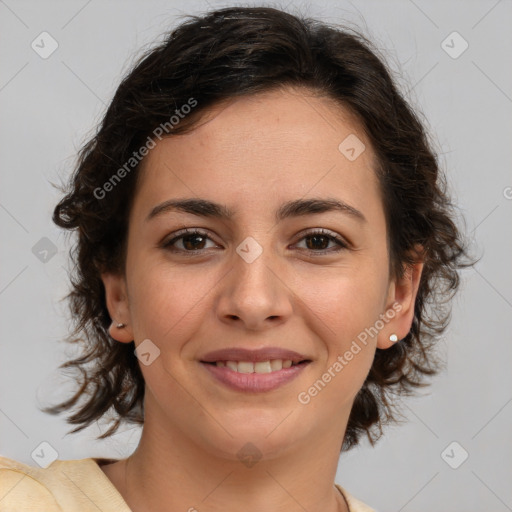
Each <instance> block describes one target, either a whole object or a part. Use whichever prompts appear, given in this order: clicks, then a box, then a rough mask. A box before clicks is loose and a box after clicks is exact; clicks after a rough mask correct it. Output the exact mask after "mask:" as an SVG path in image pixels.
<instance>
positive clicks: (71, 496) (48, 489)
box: [0, 456, 375, 512]
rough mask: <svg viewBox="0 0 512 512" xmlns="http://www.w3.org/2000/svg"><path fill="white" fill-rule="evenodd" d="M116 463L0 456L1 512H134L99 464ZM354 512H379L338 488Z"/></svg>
mask: <svg viewBox="0 0 512 512" xmlns="http://www.w3.org/2000/svg"><path fill="white" fill-rule="evenodd" d="M110 462H115V460H113V459H103V458H88V459H79V460H56V461H54V462H53V463H52V464H51V465H50V466H48V467H47V468H45V469H42V468H40V467H33V466H29V465H27V464H23V463H22V462H18V461H16V460H13V459H8V458H6V457H1V456H0V512H14V511H15V512H34V511H35V510H41V511H42V510H44V512H98V510H101V511H102V512H131V510H130V508H129V507H128V505H127V504H126V502H125V501H124V499H123V497H122V496H121V494H120V493H119V491H118V490H117V489H116V488H115V486H114V485H113V484H112V482H111V481H110V480H109V479H108V477H107V476H106V475H105V473H103V471H102V469H101V468H100V466H99V464H106V463H110ZM336 487H337V488H338V489H339V491H340V492H341V494H342V495H343V496H344V497H345V500H346V501H347V503H348V506H349V510H350V512H375V510H374V509H372V508H370V507H368V506H367V505H365V504H364V503H362V502H361V501H359V500H357V499H355V498H354V497H352V496H350V494H349V493H348V492H347V491H345V490H344V489H343V488H342V487H340V486H339V485H336Z"/></svg>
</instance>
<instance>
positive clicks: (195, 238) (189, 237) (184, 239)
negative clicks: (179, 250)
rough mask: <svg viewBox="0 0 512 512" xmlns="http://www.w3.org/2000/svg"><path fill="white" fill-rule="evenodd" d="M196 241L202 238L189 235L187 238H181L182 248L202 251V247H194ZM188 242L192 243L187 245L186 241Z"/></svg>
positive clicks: (202, 237) (201, 236)
mask: <svg viewBox="0 0 512 512" xmlns="http://www.w3.org/2000/svg"><path fill="white" fill-rule="evenodd" d="M198 239H204V236H203V235H189V236H186V237H184V238H183V246H184V247H185V248H186V249H202V247H197V246H196V245H195V242H194V241H197V240H198ZM190 240H192V241H193V242H192V244H189V243H187V241H190ZM203 243H204V242H203Z"/></svg>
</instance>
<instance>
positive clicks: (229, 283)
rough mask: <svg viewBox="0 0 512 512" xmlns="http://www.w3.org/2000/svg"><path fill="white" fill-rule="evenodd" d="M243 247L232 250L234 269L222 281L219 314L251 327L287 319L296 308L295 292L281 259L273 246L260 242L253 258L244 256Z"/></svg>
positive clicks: (264, 325)
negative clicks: (262, 244) (294, 305)
mask: <svg viewBox="0 0 512 512" xmlns="http://www.w3.org/2000/svg"><path fill="white" fill-rule="evenodd" d="M243 248H244V247H243V246H242V248H240V246H239V252H236V253H234V254H233V266H232V269H231V271H229V272H228V274H227V275H226V277H225V279H223V280H222V282H221V283H220V284H221V287H220V291H219V297H218V302H217V308H218V310H217V314H218V317H219V318H220V319H221V321H223V322H227V323H230V324H239V326H240V327H243V328H244V329H245V330H252V331H259V330H264V329H266V328H270V327H275V326H277V325H280V324H282V323H284V322H285V321H286V320H287V319H288V318H289V317H290V316H291V314H292V311H293V292H292V290H291V289H290V287H289V285H288V284H287V283H286V272H285V270H284V267H283V266H282V263H281V262H279V261H278V258H277V256H276V255H275V254H273V253H272V250H271V248H270V247H268V248H263V247H262V246H261V249H263V250H262V252H261V254H259V256H257V257H256V258H255V259H254V260H252V258H250V257H249V258H247V257H245V255H244V252H243ZM240 249H242V250H240ZM250 250H254V246H251V247H250ZM240 254H241V255H240Z"/></svg>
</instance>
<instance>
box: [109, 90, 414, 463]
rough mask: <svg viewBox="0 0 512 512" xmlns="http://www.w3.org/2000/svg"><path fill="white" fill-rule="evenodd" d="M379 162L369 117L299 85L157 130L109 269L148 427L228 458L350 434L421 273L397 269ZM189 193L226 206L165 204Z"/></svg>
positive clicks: (113, 302)
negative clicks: (168, 133)
mask: <svg viewBox="0 0 512 512" xmlns="http://www.w3.org/2000/svg"><path fill="white" fill-rule="evenodd" d="M347 137H350V138H349V139H348V140H347V141H345V139H347ZM356 137H357V138H356ZM343 141H345V142H344V143H343V144H341V149H340V148H339V146H340V143H342V142H343ZM362 144H364V150H362V149H363V146H362ZM351 148H353V149H354V151H352V150H351ZM361 150H362V152H361ZM359 153H360V154H359ZM354 157H355V158H354ZM374 168H375V164H374V155H373V153H372V149H371V147H370V143H369V141H368V139H367V138H366V137H365V134H364V132H363V130H362V129H361V127H360V125H359V124H358V123H357V122H356V120H355V119H354V118H353V117H351V116H350V115H349V113H348V112H347V111H345V110H343V109H342V108H341V107H340V106H338V105H336V104H334V103H333V102H332V100H330V99H328V98H319V97H315V96H314V95H313V94H311V93H310V92H309V93H308V92H307V91H305V90H297V89H295V90H293V89H284V90H280V91H273V92H266V93H262V94H258V95H254V96H251V97H246V98H240V99H236V100H232V101H230V102H228V103H226V104H223V105H222V107H217V108H215V109H213V110H210V111H209V112H208V115H207V116H206V117H204V118H203V120H202V122H201V123H200V125H199V126H198V127H197V128H195V129H194V130H193V131H191V132H190V133H187V134H184V135H177V136H172V137H169V138H166V139H163V140H161V141H160V142H158V143H157V145H156V147H155V148H154V149H152V150H151V151H150V153H149V154H148V155H147V157H146V159H145V161H144V165H143V168H142V169H141V175H140V181H139V183H138V185H137V191H136V196H135V200H134V203H133V206H132V209H131V212H130V218H129V233H128V245H127V259H126V267H125V274H124V275H114V274H105V275H103V281H104V283H105V287H106V293H107V304H108V307H109V311H110V314H111V316H112V318H115V320H116V322H123V323H125V324H127V327H126V328H124V329H116V328H115V327H114V328H112V329H111V334H112V336H113V337H114V338H116V339H117V340H119V341H120V342H130V341H132V340H134V341H135V345H136V346H137V347H139V346H140V345H141V343H142V342H144V343H145V345H143V347H144V350H143V351H145V352H146V353H148V354H149V355H147V356H146V362H149V364H140V367H141V370H142V373H143V375H144V379H145V382H146V403H145V415H146V418H145V421H146V424H149V423H150V422H151V424H152V425H153V426H154V425H158V426H159V428H161V432H168V433H169V434H171V435H172V436H174V437H175V438H179V439H186V440H188V441H190V442H191V443H193V444H194V445H195V446H199V447H200V448H201V449H204V450H208V451H210V452H211V453H215V454H217V455H221V456H223V457H225V458H227V459H236V457H237V452H238V451H239V450H240V449H241V447H242V446H244V445H245V444H246V443H248V442H250V443H252V444H254V445H255V446H256V447H257V448H258V450H260V451H261V452H262V454H263V455H264V456H267V457H270V458H272V457H275V456H277V455H278V454H280V453H284V452H286V450H292V449H294V448H295V449H296V448H297V447H301V448H302V449H305V447H306V446H313V445H315V444H316V445H318V443H319V441H318V440H319V439H322V440H325V442H326V443H328V442H329V443H336V444H337V445H339V446H338V447H340V446H341V440H342V437H343V432H344V430H345V427H346V423H347V421H348V415H349V413H350V409H351V405H352V403H353V400H354V397H355V395H356V393H357V392H358V390H359V389H360V387H361V386H362V384H363V382H364V380H365V378H366V376H367V374H368V371H369V369H370V366H371V363H372V360H373V357H374V353H375V349H376V347H380V348H383V349H385V348H388V347H389V346H390V345H391V344H392V343H391V342H390V341H389V336H390V334H392V333H395V334H397V336H398V339H401V338H403V337H405V335H406V334H407V332H408V331H409V328H410V324H411V321H412V314H413V307H412V305H413V304H414V295H415V293H416V289H417V282H418V279H419V273H418V272H415V273H413V274H410V276H409V278H407V277H406V278H404V279H403V280H402V281H400V282H396V281H394V280H392V279H390V276H389V274H388V266H389V260H388V250H387V242H386V239H387V235H386V224H385V216H384V210H383V204H382V200H381V195H380V191H379V183H378V180H377V177H376V175H375V171H374ZM192 198H194V199H201V200H203V201H208V202H211V203H215V204H216V205H219V206H218V207H217V208H214V207H211V205H210V206H208V207H204V203H203V207H202V208H200V207H199V206H201V205H200V204H199V203H197V202H196V203H195V205H193V204H191V203H190V202H189V203H188V206H182V207H180V208H171V207H170V206H169V204H168V205H167V207H164V206H162V204H163V203H165V202H168V201H171V200H175V201H177V200H180V201H182V200H187V199H192ZM312 200H316V202H312ZM325 201H328V203H322V202H325ZM300 202H302V204H301V203H300ZM335 202H338V204H339V205H347V206H345V207H343V206H342V207H339V208H334V207H333V205H334V204H335ZM198 205H199V206H198ZM322 205H323V206H322ZM315 206H316V208H315ZM228 214H229V215H228ZM278 214H280V215H278ZM184 230H187V232H184ZM196 232H197V233H196ZM417 270H418V269H417ZM419 271H421V268H419ZM397 304H398V306H397ZM393 305H395V306H393ZM379 315H380V316H379ZM386 315H387V316H386ZM379 319H380V321H379ZM382 325H383V327H382ZM372 328H373V330H372ZM365 329H366V331H365ZM376 330H377V331H378V333H376V332H375V331H376ZM362 333H366V339H365V336H364V334H362ZM368 333H370V334H368ZM363 339H365V341H364V342H363V341H362V340H363ZM144 340H150V341H144ZM356 347H358V348H359V350H358V349H357V348H356ZM348 352H351V354H352V357H350V355H349V354H348ZM217 361H218V363H217ZM227 361H232V362H231V363H227ZM283 361H284V362H283ZM289 361H292V366H290V367H287V366H289V364H290V363H289ZM240 362H241V364H239V363H240ZM336 363H337V364H336ZM281 366H284V367H283V368H282V369H279V368H280V367H281ZM253 371H254V372H255V373H252V372H253ZM244 372H248V373H244ZM260 372H262V373H260ZM327 374H328V376H327V377H326V375H327ZM329 375H330V378H329ZM319 379H320V380H321V382H322V383H320V384H319V383H318V381H319ZM315 382H316V387H315V386H314V384H315ZM315 389H316V392H315ZM145 428H146V427H145Z"/></svg>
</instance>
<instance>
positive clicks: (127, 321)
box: [101, 273, 133, 343]
mask: <svg viewBox="0 0 512 512" xmlns="http://www.w3.org/2000/svg"><path fill="white" fill-rule="evenodd" d="M101 280H102V281H103V285H104V286H105V300H106V303H107V309H108V312H109V314H110V318H112V323H111V324H110V327H109V328H108V332H109V334H110V336H112V338H114V339H115V340H117V341H120V342H121V343H130V342H132V341H133V326H132V322H131V318H130V308H129V301H128V293H127V288H126V280H125V278H124V276H122V275H120V274H114V273H103V274H101ZM120 323H122V324H124V325H125V326H124V327H117V324H120Z"/></svg>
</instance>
